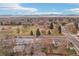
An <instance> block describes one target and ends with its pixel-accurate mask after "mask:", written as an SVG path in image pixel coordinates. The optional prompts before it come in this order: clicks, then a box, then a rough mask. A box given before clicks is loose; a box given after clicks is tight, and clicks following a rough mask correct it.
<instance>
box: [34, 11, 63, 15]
mask: <svg viewBox="0 0 79 59" xmlns="http://www.w3.org/2000/svg"><path fill="white" fill-rule="evenodd" d="M33 14H36V15H51V14H58V15H59V14H62V12H54V11H52V12H35V13H33Z"/></svg>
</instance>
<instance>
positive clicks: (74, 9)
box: [65, 8, 79, 13]
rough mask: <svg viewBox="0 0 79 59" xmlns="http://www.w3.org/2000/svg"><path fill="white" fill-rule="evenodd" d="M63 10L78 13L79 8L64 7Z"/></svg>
mask: <svg viewBox="0 0 79 59" xmlns="http://www.w3.org/2000/svg"><path fill="white" fill-rule="evenodd" d="M65 11H70V12H73V13H79V8H73V9H66V10H65Z"/></svg>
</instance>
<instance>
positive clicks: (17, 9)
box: [0, 3, 79, 15]
mask: <svg viewBox="0 0 79 59" xmlns="http://www.w3.org/2000/svg"><path fill="white" fill-rule="evenodd" d="M52 14H53V15H79V4H77V3H76V4H75V3H70V4H69V3H0V15H52Z"/></svg>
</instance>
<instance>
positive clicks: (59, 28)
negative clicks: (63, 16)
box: [58, 26, 61, 34]
mask: <svg viewBox="0 0 79 59" xmlns="http://www.w3.org/2000/svg"><path fill="white" fill-rule="evenodd" d="M58 30H59V33H60V34H61V26H59V27H58Z"/></svg>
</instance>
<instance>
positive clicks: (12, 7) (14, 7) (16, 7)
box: [0, 3, 38, 12]
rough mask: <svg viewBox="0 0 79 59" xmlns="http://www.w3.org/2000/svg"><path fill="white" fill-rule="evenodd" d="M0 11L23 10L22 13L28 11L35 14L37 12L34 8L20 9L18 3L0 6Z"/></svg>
mask: <svg viewBox="0 0 79 59" xmlns="http://www.w3.org/2000/svg"><path fill="white" fill-rule="evenodd" d="M0 9H1V10H24V11H28V12H36V11H38V10H37V9H36V8H28V7H26V8H25V7H22V6H20V4H19V3H12V4H11V3H7V4H6V3H5V4H0Z"/></svg>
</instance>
